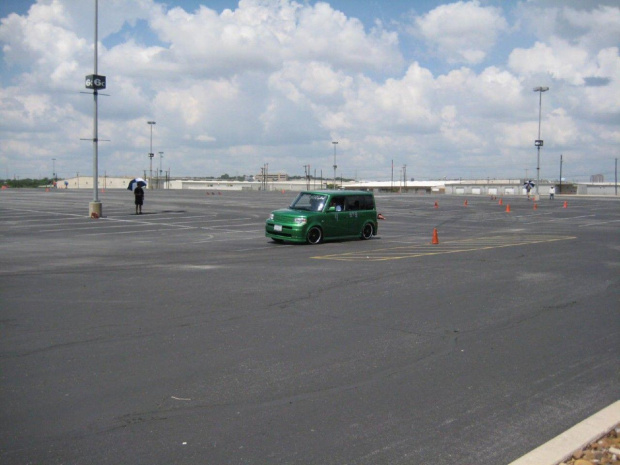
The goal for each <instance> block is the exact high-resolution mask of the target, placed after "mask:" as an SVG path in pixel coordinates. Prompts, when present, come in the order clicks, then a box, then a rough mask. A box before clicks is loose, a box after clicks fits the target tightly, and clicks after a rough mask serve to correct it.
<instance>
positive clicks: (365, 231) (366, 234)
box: [362, 224, 372, 239]
mask: <svg viewBox="0 0 620 465" xmlns="http://www.w3.org/2000/svg"><path fill="white" fill-rule="evenodd" d="M362 236H363V237H364V239H370V238H371V237H372V225H371V224H367V225H365V226H364V229H363V231H362Z"/></svg>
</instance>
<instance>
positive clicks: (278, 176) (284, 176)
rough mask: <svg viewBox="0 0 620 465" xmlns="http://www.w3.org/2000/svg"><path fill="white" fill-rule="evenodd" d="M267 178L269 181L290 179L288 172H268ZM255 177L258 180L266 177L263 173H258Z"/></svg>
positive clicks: (260, 180)
mask: <svg viewBox="0 0 620 465" xmlns="http://www.w3.org/2000/svg"><path fill="white" fill-rule="evenodd" d="M265 177H266V178H267V182H282V181H288V176H287V174H286V173H277V174H271V173H270V174H268V175H267V176H265ZM254 179H255V180H256V181H258V182H263V181H264V180H265V179H263V174H262V173H261V174H257V175H255V176H254Z"/></svg>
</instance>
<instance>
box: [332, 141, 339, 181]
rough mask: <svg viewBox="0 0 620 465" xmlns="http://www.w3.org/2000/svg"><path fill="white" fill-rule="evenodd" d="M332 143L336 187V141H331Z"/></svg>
mask: <svg viewBox="0 0 620 465" xmlns="http://www.w3.org/2000/svg"><path fill="white" fill-rule="evenodd" d="M332 144H334V189H335V188H336V168H338V165H337V164H336V145H338V142H337V141H334V142H332Z"/></svg>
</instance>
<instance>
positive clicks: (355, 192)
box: [301, 189, 372, 195]
mask: <svg viewBox="0 0 620 465" xmlns="http://www.w3.org/2000/svg"><path fill="white" fill-rule="evenodd" d="M301 193H302V194H321V195H372V192H368V191H340V190H333V189H332V190H318V191H302V192H301Z"/></svg>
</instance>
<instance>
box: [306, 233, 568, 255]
mask: <svg viewBox="0 0 620 465" xmlns="http://www.w3.org/2000/svg"><path fill="white" fill-rule="evenodd" d="M572 239H577V238H576V237H574V236H545V235H526V236H494V237H479V238H471V239H463V240H459V241H447V242H443V243H442V242H440V243H439V244H431V243H426V244H412V245H405V246H398V247H389V248H382V249H376V250H367V251H364V252H348V253H341V254H333V255H321V256H316V257H310V258H313V259H316V260H338V261H387V260H402V259H405V258H417V257H426V256H431V255H442V254H449V253H463V252H473V251H477V250H489V249H499V248H503V247H517V246H520V245H530V244H540V243H544V242H555V241H567V240H572Z"/></svg>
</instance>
